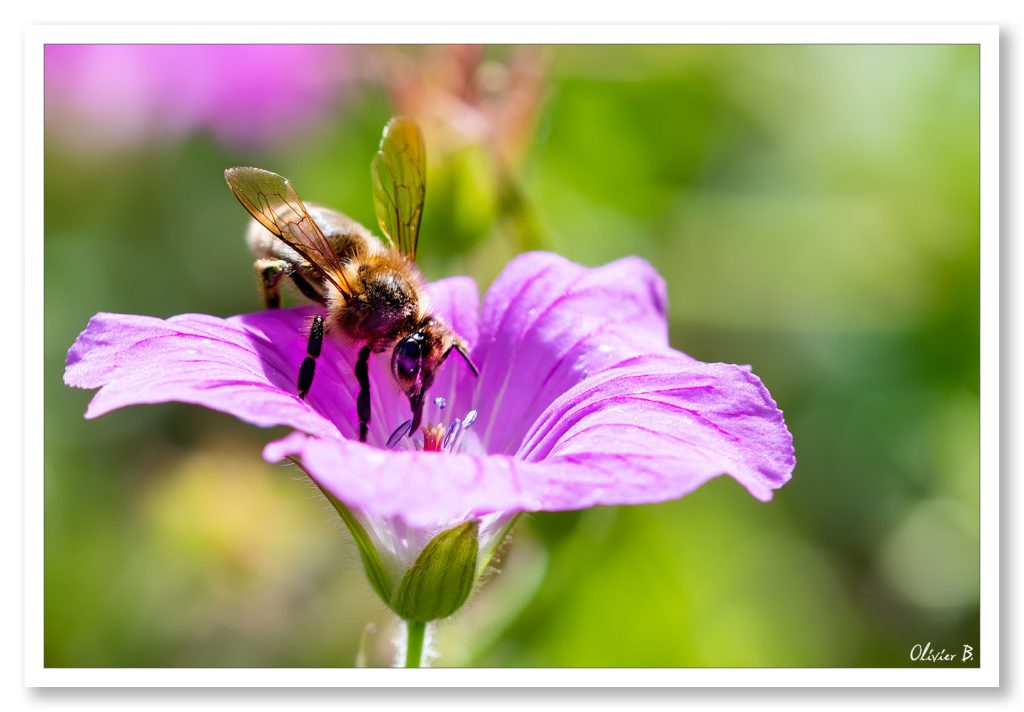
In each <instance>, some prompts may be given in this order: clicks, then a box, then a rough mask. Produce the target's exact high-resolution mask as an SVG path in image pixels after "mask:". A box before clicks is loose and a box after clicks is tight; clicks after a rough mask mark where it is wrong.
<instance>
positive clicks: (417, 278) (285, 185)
mask: <svg viewBox="0 0 1024 712" xmlns="http://www.w3.org/2000/svg"><path fill="white" fill-rule="evenodd" d="M425 172H426V167H425V154H424V150H423V137H422V134H421V133H420V131H419V127H417V126H416V124H415V123H414V122H412V121H410V120H409V119H404V118H401V117H399V118H396V119H392V120H391V121H390V122H389V123H388V125H387V127H385V129H384V137H383V138H382V140H381V147H380V150H379V151H378V152H377V155H376V157H375V158H374V161H373V164H372V176H373V181H374V200H375V205H376V209H377V217H378V222H379V223H380V227H381V230H382V232H383V233H384V237H385V238H386V239H387V242H386V243H385V242H382V241H381V240H379V239H377V238H376V237H374V236H373V234H372V233H371V232H370V231H369V230H367V229H366V228H365V227H363V226H362V225H360V224H359V223H357V222H356V221H354V220H352V219H351V218H349V217H348V216H346V215H345V214H343V213H340V212H338V211H336V210H332V209H330V208H325V207H322V206H319V205H315V204H305V203H303V202H302V200H301V199H300V198H299V196H298V194H297V193H296V192H295V190H294V188H292V186H291V183H289V182H288V180H287V179H285V178H283V177H282V176H279V175H277V174H276V173H270V172H269V171H264V170H261V169H258V168H230V169H228V170H227V171H225V178H226V179H227V182H228V185H229V187H230V188H231V190H232V191H233V192H234V194H235V197H237V198H238V200H239V202H241V203H242V205H243V206H244V207H245V209H246V210H247V211H248V212H249V214H250V215H251V216H252V218H253V220H252V221H251V223H250V225H249V228H248V231H247V232H246V242H247V244H248V245H249V249H250V250H251V251H252V253H253V254H254V256H255V257H256V262H255V265H254V266H255V268H256V272H257V274H258V276H259V279H260V288H261V290H262V292H263V297H264V301H265V304H266V306H267V307H268V308H276V307H279V306H280V304H281V298H280V282H281V280H282V278H284V277H288V278H289V280H290V281H291V282H292V283H293V284H294V285H295V287H296V288H297V289H298V290H299V291H300V292H301V293H302V294H303V295H304V296H306V297H308V298H309V299H311V300H312V301H314V302H316V303H318V304H320V305H321V306H323V307H324V309H325V311H326V316H325V315H322V314H318V315H317V316H315V317H314V320H313V324H312V326H311V328H310V334H309V344H308V346H307V356H306V358H305V360H304V361H303V362H302V365H301V367H300V368H299V375H298V389H299V396H300V397H302V398H305V397H306V394H307V393H308V392H309V389H310V387H311V386H312V383H313V376H314V373H315V368H316V359H317V358H319V356H320V351H321V347H322V341H323V338H324V335H325V333H326V334H330V333H337V334H340V335H342V336H344V337H345V338H347V339H350V340H351V341H353V342H356V343H357V344H361V348H360V351H359V360H358V362H357V364H356V368H355V375H356V379H357V381H358V382H359V386H360V391H359V396H358V399H357V411H358V415H359V438H360V440H362V441H365V440H366V438H367V432H368V425H369V421H370V397H369V389H370V383H369V378H368V375H367V374H368V371H367V365H366V364H367V360H368V359H369V357H370V354H371V353H383V352H385V351H388V350H390V351H391V372H392V375H393V376H394V378H395V381H396V382H397V383H398V385H399V387H400V388H401V389H402V390H403V391H404V392H405V394H406V396H407V397H408V399H409V405H410V407H411V409H412V413H413V416H412V418H411V419H410V421H409V429H408V432H409V433H413V432H415V431H416V430H417V429H418V428H419V425H420V421H421V419H422V415H423V402H424V399H425V397H426V392H427V390H428V389H429V388H430V386H431V385H432V384H433V382H434V377H435V374H436V371H437V369H438V368H440V366H441V364H442V363H444V361H445V360H446V359H447V357H448V355H449V353H451V351H453V350H455V351H456V352H458V353H459V354H460V355H461V356H462V358H463V359H465V361H466V363H467V364H468V365H469V367H470V368H471V369H472V370H473V372H474V374H475V373H477V369H476V366H474V365H473V363H472V361H471V360H470V359H469V355H468V348H469V347H468V345H467V344H466V342H465V340H463V339H462V338H461V337H460V336H459V335H458V334H456V333H455V332H454V331H453V330H452V329H451V328H450V327H449V326H448V325H447V324H445V323H444V322H443V321H442V320H441V319H440V318H438V317H436V316H434V315H433V314H432V313H431V309H430V305H429V302H428V299H427V296H426V291H425V290H424V282H423V277H422V275H421V274H420V271H419V269H418V268H417V267H416V264H415V256H416V245H417V240H418V237H419V222H420V216H421V214H422V210H423V198H424V194H425V182H424V178H425Z"/></svg>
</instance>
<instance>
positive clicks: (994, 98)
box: [24, 25, 1000, 687]
mask: <svg viewBox="0 0 1024 712" xmlns="http://www.w3.org/2000/svg"><path fill="white" fill-rule="evenodd" d="M462 42H468V43H474V44H584V43H592V44H662V43H664V44H758V43H762V44H767V43H770V44H977V45H979V46H980V71H981V78H980V79H981V81H980V107H981V117H980V119H981V121H980V129H981V131H980V134H981V135H980V156H981V166H980V169H981V173H980V175H981V186H980V189H981V202H980V208H981V360H980V364H981V382H980V387H981V390H980V397H981V405H982V407H981V423H980V427H981V440H980V445H981V470H980V473H981V482H980V487H981V518H980V522H981V530H980V546H981V559H980V562H981V597H980V607H981V629H980V639H979V646H978V647H979V653H980V655H981V667H979V668H927V667H908V668H891V669H890V668H885V669H879V668H739V669H737V668H682V669H677V668H665V669H642V668H641V669H636V668H622V669H619V668H610V669H604V668H602V669H594V668H557V669H547V668H545V669H514V668H513V669H500V670H496V669H445V668H437V669H421V670H403V669H349V668H315V669H283V668H282V669H278V668H274V669H260V668H216V669H209V668H174V669H150V668H146V669H142V668H46V667H44V666H43V659H44V658H43V501H44V500H43V489H44V478H43V326H42V325H43V318H44V309H43V278H44V269H43V252H44V251H43V239H44V230H43V45H44V44H47V43H133V44H146V43H238V44H243V43H244V44H248V43H266V44H274V43H279V44H281V43H295V44H301V43H329V44H335V43H337V44H431V43H433V44H449V43H462ZM25 67H26V81H25V99H26V105H25V194H26V196H25V225H26V236H25V238H26V243H25V244H26V250H25V305H26V320H25V336H26V339H25V354H24V355H25V377H26V379H25V413H24V415H25V475H24V476H25V488H24V492H25V628H24V635H25V684H26V685H29V686H41V687H42V686H45V687H49V686H53V687H118V686H120V687H151V686H157V687H168V686H192V687H293V686H310V687H368V686H380V687H452V686H465V687H486V686H495V687H523V686H537V687H578V686H580V687H582V686H585V687H626V686H630V687H632V686H649V687H690V686H693V687H709V686H721V687H833V686H843V687H845V686H858V687H863V686H875V687H958V686H964V687H993V686H998V685H999V652H1000V636H999V633H1000V631H999V570H998V566H999V28H998V26H995V25H960V26H955V25H941V26H922V25H902V26H870V25H855V26H844V27H838V26H810V25H800V26H795V25H789V26H746V25H737V26H727V25H704V26H681V25H625V26H623V25H620V26H612V25H576V26H572V25H561V26H556V25H536V26H533V25H506V26H495V25H447V26H446V25H434V26H412V25H391V26H388V25H359V26H305V27H304V26H289V27H272V26H235V27H225V26H219V27H217V26H207V27H200V26H62V25H54V26H47V27H38V26H37V27H30V28H28V30H27V31H26V36H25Z"/></svg>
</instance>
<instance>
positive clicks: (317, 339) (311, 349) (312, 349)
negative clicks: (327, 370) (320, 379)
mask: <svg viewBox="0 0 1024 712" xmlns="http://www.w3.org/2000/svg"><path fill="white" fill-rule="evenodd" d="M323 345H324V318H323V317H322V316H320V315H319V314H317V315H316V316H315V317H313V325H312V326H311V327H310V329H309V342H308V343H307V344H306V358H305V359H303V361H302V366H300V367H299V398H303V399H305V397H306V394H307V393H309V388H310V386H312V385H313V373H314V372H315V371H316V360H317V359H318V358H319V357H320V350H321V349H322V348H323Z"/></svg>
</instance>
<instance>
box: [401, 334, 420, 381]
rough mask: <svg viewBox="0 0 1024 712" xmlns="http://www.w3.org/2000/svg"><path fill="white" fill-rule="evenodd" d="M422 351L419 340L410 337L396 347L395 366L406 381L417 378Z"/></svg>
mask: <svg viewBox="0 0 1024 712" xmlns="http://www.w3.org/2000/svg"><path fill="white" fill-rule="evenodd" d="M421 361H422V351H421V349H420V342H419V340H418V339H415V338H413V337H411V336H410V337H408V338H405V339H402V340H401V341H400V342H398V346H396V347H395V355H394V364H395V370H396V372H397V373H398V375H399V376H401V377H402V378H405V379H410V378H415V377H416V374H417V373H419V370H420V362H421Z"/></svg>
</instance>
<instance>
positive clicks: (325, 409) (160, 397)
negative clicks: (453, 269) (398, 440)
mask: <svg viewBox="0 0 1024 712" xmlns="http://www.w3.org/2000/svg"><path fill="white" fill-rule="evenodd" d="M428 289H429V293H430V295H431V298H432V300H433V302H434V304H435V309H436V312H437V313H438V314H439V315H440V316H441V317H442V318H444V319H445V320H447V321H449V323H452V324H455V325H457V326H458V328H459V329H461V330H462V331H463V332H465V333H468V334H471V335H475V334H476V329H477V326H476V323H477V321H476V310H477V304H478V298H477V293H476V286H475V285H474V284H473V282H472V280H469V279H467V278H453V279H446V280H441V281H439V282H436V283H434V284H431V285H430V286H429V288H428ZM315 313H316V311H315V309H314V307H311V306H308V307H299V308H295V309H279V310H272V311H262V312H255V313H252V314H245V315H242V316H236V317H231V318H229V319H220V318H217V317H212V316H205V315H197V314H185V315H182V316H176V317H172V318H170V319H167V320H162V319H157V318H153V317H144V316H131V315H124V314H105V313H101V314H97V315H96V316H94V317H93V318H92V319H91V320H90V321H89V325H88V326H87V327H86V329H85V331H83V332H82V334H81V335H80V336H79V337H78V339H77V340H76V341H75V343H74V344H73V345H72V347H71V349H70V351H69V352H68V360H67V370H66V371H65V374H64V381H65V383H67V384H68V385H69V386H76V387H79V388H99V389H100V390H99V392H98V393H97V394H96V396H95V397H94V398H93V400H92V402H91V403H90V404H89V409H88V411H87V412H86V416H87V417H89V418H95V417H97V416H99V415H103V414H104V413H107V412H110V411H111V410H115V409H117V408H121V407H124V406H126V405H136V404H141V403H164V402H170V401H176V402H181V403H194V404H197V405H203V406H206V407H208V408H212V409H214V410H219V411H222V412H225V413H230V414H232V415H234V416H236V417H238V418H241V419H242V420H245V421H247V422H250V423H253V424H255V425H260V426H274V425H287V426H290V427H293V428H295V429H297V430H301V431H304V432H307V433H312V434H317V435H337V434H339V433H340V434H341V435H343V436H346V437H353V438H354V437H356V432H357V429H358V422H359V421H358V417H357V415H356V407H355V399H356V395H357V393H358V386H357V384H356V380H355V376H354V370H355V362H356V355H357V352H358V345H356V344H351V343H347V342H346V341H345V340H344V339H343V338H341V337H338V336H333V337H329V338H327V339H326V340H325V343H324V348H323V353H322V355H321V357H320V359H319V360H318V361H317V370H316V378H315V379H314V382H313V387H312V388H311V389H310V392H309V395H308V396H307V398H306V400H302V399H300V398H299V397H298V395H297V393H298V389H297V388H296V382H297V379H298V369H299V366H300V365H301V363H302V360H303V358H305V355H306V345H307V339H308V330H309V323H310V321H311V319H312V317H313V314H315ZM453 361H454V360H453V359H449V362H448V363H446V364H445V365H444V366H442V368H441V370H440V371H439V383H438V384H437V386H435V390H436V391H437V392H438V393H441V392H442V390H443V389H444V388H447V389H449V390H450V389H452V388H454V385H453V384H454V382H455V380H456V379H457V378H459V379H464V378H466V375H465V373H466V372H467V371H468V369H466V368H465V366H464V365H460V364H457V363H454V362H453ZM468 377H469V378H472V374H471V373H470V374H469V376H468ZM370 379H371V383H372V384H373V387H372V388H371V406H372V414H371V421H370V440H371V442H374V443H377V444H379V445H383V443H384V442H386V440H387V438H388V436H389V435H390V434H391V432H392V431H393V430H394V428H395V427H397V426H398V425H399V424H400V423H402V422H403V421H404V420H406V419H407V418H408V417H409V405H408V400H407V399H406V398H405V396H404V395H402V394H401V392H400V391H399V390H398V388H397V386H396V385H395V383H394V380H393V378H392V376H391V372H390V363H389V362H388V358H387V356H376V355H375V356H372V357H371V358H370Z"/></svg>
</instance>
